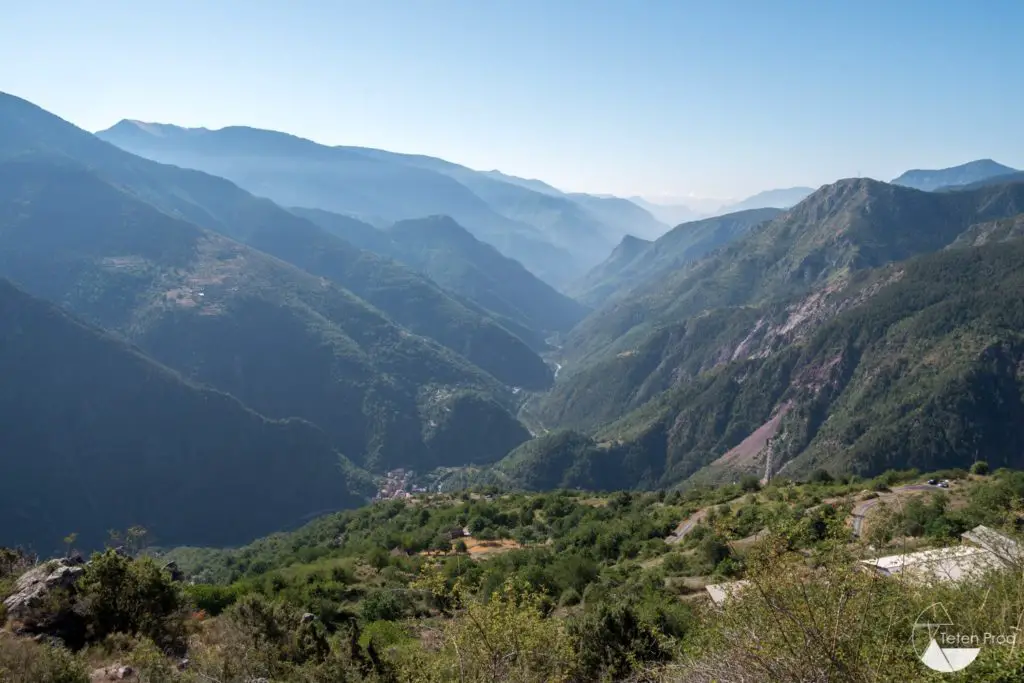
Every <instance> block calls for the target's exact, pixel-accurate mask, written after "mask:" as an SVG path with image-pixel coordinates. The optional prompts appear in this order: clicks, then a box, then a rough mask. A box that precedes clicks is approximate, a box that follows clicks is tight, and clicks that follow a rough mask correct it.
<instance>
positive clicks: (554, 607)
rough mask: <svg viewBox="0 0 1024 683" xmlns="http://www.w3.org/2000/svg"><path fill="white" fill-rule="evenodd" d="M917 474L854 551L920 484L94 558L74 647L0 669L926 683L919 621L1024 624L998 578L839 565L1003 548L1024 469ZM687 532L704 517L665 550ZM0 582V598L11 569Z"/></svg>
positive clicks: (1020, 498) (41, 649) (477, 505)
mask: <svg viewBox="0 0 1024 683" xmlns="http://www.w3.org/2000/svg"><path fill="white" fill-rule="evenodd" d="M979 469H984V468H979ZM933 476H945V477H949V478H950V479H951V480H952V481H953V486H952V487H951V488H950V489H949V490H948V492H945V491H943V490H940V489H934V490H932V491H931V492H921V493H919V494H917V497H907V498H905V499H903V504H902V505H900V506H897V507H895V508H892V509H891V510H888V511H885V510H879V511H878V512H875V513H872V515H871V516H870V517H869V518H868V522H869V523H870V524H873V527H869V529H868V532H869V535H870V539H859V540H858V539H854V538H851V533H850V527H849V526H848V519H847V514H848V512H849V510H850V508H851V506H852V504H853V503H854V502H855V501H858V500H865V499H867V498H869V497H870V496H877V495H879V494H878V493H876V491H881V492H885V491H888V490H889V487H895V486H896V485H897V484H898V483H900V482H907V481H919V480H921V479H923V477H921V476H920V475H916V474H915V473H913V472H902V473H901V472H889V473H886V475H885V476H883V477H880V478H878V479H876V480H872V481H868V480H857V479H849V478H848V479H844V480H835V479H833V478H831V477H830V476H829V475H827V474H824V473H822V474H815V476H813V477H812V478H811V480H810V481H808V482H805V483H802V484H794V483H792V482H776V483H773V484H771V485H769V486H766V487H761V486H760V485H759V484H758V482H757V481H756V480H744V481H742V482H739V483H738V484H734V485H730V486H725V487H719V488H716V489H706V488H699V489H694V490H691V491H688V492H686V493H678V492H676V493H669V494H666V493H664V492H660V493H650V494H631V493H628V492H619V493H615V494H610V495H595V494H593V493H582V492H575V493H572V492H565V491H563V492H555V493H548V494H537V495H522V494H514V495H509V494H501V493H498V492H495V491H490V492H489V491H487V490H481V491H467V492H464V493H462V494H460V495H457V496H446V495H436V494H435V495H423V496H418V497H416V498H414V499H412V500H410V501H390V502H380V503H377V504H374V505H373V506H370V507H367V508H364V509H361V510H358V511H349V512H344V513H340V514H337V515H332V516H329V517H325V518H322V519H319V520H316V521H315V522H312V523H310V524H309V525H307V526H306V527H303V528H302V529H300V530H298V531H296V532H294V533H290V534H277V535H274V536H271V537H268V538H266V539H263V540H261V541H259V542H257V543H254V544H252V545H249V546H246V547H244V548H240V549H238V550H226V551H224V550H212V549H209V550H203V549H188V548H182V549H178V550H175V551H173V552H171V553H169V554H166V555H165V556H164V557H163V558H161V560H160V561H161V562H162V561H164V560H166V559H168V558H173V559H175V560H176V561H177V563H178V566H179V567H181V568H182V569H183V570H184V571H185V572H186V574H188V575H191V576H192V577H194V578H195V579H197V580H198V581H199V583H195V584H186V585H183V584H179V583H174V582H172V581H170V577H169V575H167V574H161V573H160V572H159V570H158V569H156V567H157V566H158V564H154V563H153V562H152V561H151V560H148V559H145V558H140V559H134V560H133V559H129V558H127V557H125V556H124V555H122V554H118V553H115V552H113V551H108V552H106V553H102V554H99V555H97V556H94V558H93V560H92V562H91V563H90V564H89V565H87V570H86V575H85V576H86V578H85V579H83V580H82V581H80V582H79V583H78V584H77V588H76V590H75V591H74V593H73V594H72V596H71V599H73V600H74V601H75V603H77V604H81V605H83V606H86V607H87V609H85V610H84V611H82V612H81V613H82V615H83V622H82V623H83V624H84V625H85V627H86V630H85V631H84V633H85V634H86V636H85V644H86V647H84V648H82V649H78V651H77V652H68V651H66V650H59V649H53V646H51V645H47V644H38V643H33V642H31V641H28V640H23V639H20V638H17V637H14V636H12V635H11V634H10V633H0V671H3V670H5V667H6V670H8V671H12V670H14V669H13V667H12V664H14V665H19V666H20V665H22V663H25V662H31V665H32V667H33V670H34V671H37V672H41V673H40V674H39V675H38V676H37V678H36V679H26V678H24V677H22V678H13V679H11V680H13V681H15V682H16V683H21V682H22V681H27V680H33V683H52V682H53V681H76V682H77V681H80V680H85V679H84V677H83V676H84V675H85V672H86V671H87V670H88V669H89V668H90V667H91V666H97V665H102V664H108V663H110V662H112V661H116V662H121V663H131V664H132V665H133V666H135V667H136V668H137V670H138V671H139V672H140V673H141V674H142V676H143V678H142V680H155V681H169V682H170V681H173V682H176V683H178V682H180V683H185V682H188V683H192V681H206V680H211V679H213V680H217V681H224V682H225V683H227V682H235V681H245V680H251V679H253V678H259V677H263V678H266V679H267V680H269V681H337V680H351V681H438V682H440V681H448V680H466V681H480V682H481V683H482V682H483V681H520V682H523V683H526V682H533V681H536V682H538V683H539V682H540V681H553V680H563V681H580V682H582V681H595V680H608V681H613V680H614V681H620V680H632V681H663V682H666V683H667V682H678V683H696V682H697V681H709V682H710V681H714V680H773V681H792V682H793V683H797V682H798V681H799V682H804V681H809V680H813V681H818V680H822V681H824V680H831V681H844V682H846V681H850V682H860V681H865V682H866V681H901V680H931V679H930V678H929V676H931V675H932V673H931V672H929V670H928V669H926V668H925V667H924V666H923V665H922V664H921V663H920V662H919V661H918V659H917V657H918V655H919V652H915V650H914V644H913V641H912V639H911V638H910V636H911V635H912V631H913V628H912V627H913V623H914V621H915V619H916V618H917V617H918V615H919V614H920V613H921V612H922V611H923V610H924V609H925V608H927V607H928V605H930V604H932V603H934V602H936V601H941V602H942V603H943V604H944V605H945V606H946V607H947V609H948V610H949V611H950V613H952V614H957V615H958V617H961V618H962V619H963V620H964V623H963V624H962V625H961V626H962V627H963V628H974V629H979V628H980V629H983V630H985V631H988V632H992V633H1004V632H1005V633H1007V634H1009V633H1012V632H1013V628H1014V627H1015V625H1016V619H1017V616H1018V614H1019V612H1020V610H1021V609H1024V602H1022V600H1024V597H1022V596H1024V592H1022V590H1021V588H1022V587H1021V585H1020V573H1019V571H1014V570H1012V569H1009V570H1002V569H995V570H993V572H992V573H990V574H988V575H987V576H985V577H980V576H979V577H976V580H975V579H971V580H966V581H963V582H960V583H944V584H928V583H915V582H913V581H910V580H903V579H900V578H885V577H882V576H880V575H877V574H874V573H872V572H868V571H862V570H858V569H856V565H857V564H858V563H857V560H858V559H860V558H861V557H864V556H868V557H873V556H876V554H877V553H885V552H901V551H902V550H905V549H907V548H914V547H917V548H920V547H930V546H931V547H934V546H943V545H949V544H955V543H957V542H958V540H959V534H960V533H962V532H963V531H965V530H967V529H970V528H972V527H973V526H974V525H976V524H978V523H985V524H988V525H990V526H992V527H994V528H1001V529H1010V528H1012V527H1013V525H1014V524H1015V522H1016V519H1017V515H1018V514H1020V512H1021V510H1022V504H1024V475H1022V474H1021V473H1019V472H1009V471H998V472H996V473H994V474H991V475H982V474H973V475H968V474H967V473H966V472H959V473H958V472H947V473H941V474H937V475H933ZM888 495H894V494H888ZM884 506H885V504H884V503H883V504H882V505H881V506H880V507H884ZM690 518H694V519H697V518H699V520H700V521H697V522H695V523H694V524H692V525H690V528H689V532H688V533H687V534H686V535H685V536H684V537H682V538H678V539H675V540H673V539H672V538H670V533H671V532H672V531H673V530H674V529H676V527H677V525H680V522H682V521H683V520H687V519H690ZM680 526H681V525H680ZM463 529H465V530H467V531H468V532H469V536H464V535H463ZM456 532H458V533H456ZM1009 533H1013V532H1012V531H1010V532H1009ZM666 541H670V542H666ZM868 542H870V543H873V544H874V545H875V548H874V549H871V548H869V547H867V545H866V543H868ZM8 554H9V555H10V557H12V558H13V557H15V555H13V554H10V553H8ZM4 566H8V567H10V569H8V570H7V571H6V573H0V592H3V588H4V586H5V585H6V586H8V588H7V589H6V590H7V591H9V590H10V588H9V587H10V585H11V583H10V577H11V575H12V574H17V573H18V572H19V571H21V570H23V568H24V564H19V565H18V566H19V569H15V568H14V566H13V564H10V563H9V564H8V565H3V564H2V563H0V570H2V569H3V567H4ZM5 578H6V579H7V583H3V580H4V579H5ZM741 578H742V579H744V580H746V581H747V582H748V583H747V585H748V586H749V587H748V588H746V589H743V590H741V591H739V592H737V593H735V594H734V596H733V597H731V598H729V599H727V600H726V602H725V604H724V605H723V606H721V607H716V606H714V605H713V604H712V603H710V602H709V601H707V599H706V597H705V593H704V591H703V586H704V585H705V584H706V583H715V582H722V581H730V580H734V579H741ZM986 593H987V594H988V595H989V596H990V599H987V600H986V599H982V598H983V595H985V594H986ZM993 597H996V598H997V599H991V598H993ZM55 607H59V605H55ZM140 608H141V610H140ZM183 608H184V609H183ZM140 613H142V614H151V615H165V616H164V617H162V618H160V619H158V620H156V621H152V620H151V621H141V622H140V621H137V620H136V617H135V616H134V615H138V614H140ZM183 643H187V652H185V651H183V649H182V645H183ZM75 647H76V648H81V644H79V645H76V646H75ZM161 648H163V653H166V654H163V653H162V652H161ZM183 655H184V656H187V658H188V661H187V663H185V664H180V663H179V662H180V661H181V658H182V656H183ZM1022 667H1024V660H1021V656H1020V653H1019V650H1017V649H1015V648H1011V647H1002V646H996V645H992V646H990V647H985V648H983V652H982V654H981V656H980V657H979V659H978V661H977V662H975V663H974V664H972V665H971V666H970V667H969V668H968V669H967V670H965V671H964V672H963V673H960V674H956V675H953V676H952V677H950V676H948V675H944V676H946V678H943V679H941V680H971V681H992V682H995V681H1004V680H1014V678H1013V676H1016V675H1018V674H1019V672H1020V671H1021V670H1022ZM75 676H77V678H76V677H75ZM935 680H940V679H939V678H938V677H937V676H936V678H935Z"/></svg>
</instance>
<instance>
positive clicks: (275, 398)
mask: <svg viewBox="0 0 1024 683" xmlns="http://www.w3.org/2000/svg"><path fill="white" fill-rule="evenodd" d="M15 206H18V207H20V208H19V209H18V210H14V207H15ZM0 207H7V209H8V211H7V212H6V213H5V217H4V218H2V219H0V247H2V248H0V275H4V276H8V277H10V278H11V279H13V280H14V281H15V282H17V283H18V284H19V285H20V286H22V287H24V288H25V289H26V290H28V291H29V292H31V293H32V294H35V295H38V296H42V297H44V298H46V299H49V300H51V301H55V302H59V303H61V304H63V305H65V306H66V307H68V308H69V309H71V310H72V311H74V312H75V313H76V314H79V315H81V316H82V317H84V318H86V319H87V320H89V321H90V322H93V323H95V324H98V325H101V326H103V327H105V328H107V329H110V330H112V331H115V332H117V333H120V334H121V335H123V336H125V337H127V338H128V339H129V340H131V341H132V342H134V343H136V344H138V346H139V347H141V348H142V350H143V351H145V352H146V353H147V354H149V355H150V356H152V357H153V358H155V359H156V360H158V361H159V362H161V363H164V364H166V365H168V366H169V367H172V368H174V369H175V370H178V371H179V372H181V373H182V374H184V375H185V376H187V377H189V378H191V379H194V380H197V381H200V382H203V383H206V384H209V385H211V386H214V387H216V388H217V389H219V390H221V391H224V392H227V393H230V394H232V395H234V396H236V397H238V398H239V399H240V400H242V401H243V402H244V403H246V405H248V406H250V407H252V408H253V409H255V410H257V411H259V412H260V413H262V414H264V415H266V416H268V417H272V418H282V419H283V418H289V417H300V418H304V419H306V420H308V421H310V422H313V423H314V424H316V425H317V426H319V427H320V428H321V429H322V430H323V431H324V432H326V433H327V434H328V435H329V436H330V437H331V438H332V439H333V442H334V445H335V447H336V448H338V449H339V450H340V451H341V452H342V453H344V454H345V455H347V456H348V457H350V458H351V459H353V460H354V461H356V462H357V463H359V464H363V465H366V466H367V467H371V468H387V467H393V466H403V465H404V466H407V467H416V466H418V465H419V463H420V461H421V459H423V460H424V461H426V460H427V452H428V451H430V450H431V448H432V446H431V445H430V444H429V443H426V442H425V441H424V434H425V430H426V428H427V425H428V421H429V418H427V417H425V416H424V414H422V413H425V412H427V411H429V410H430V409H431V406H436V404H437V403H438V402H439V401H441V402H443V401H444V400H446V398H445V397H454V396H456V395H457V394H458V392H459V391H462V390H467V389H473V390H477V391H480V392H484V393H486V394H487V395H488V396H490V397H492V398H495V399H497V400H493V401H486V402H483V403H480V404H478V406H479V407H480V408H481V409H484V408H487V409H489V410H492V411H493V414H491V415H489V416H488V419H489V420H491V421H492V423H494V424H500V425H501V428H500V429H497V430H495V431H494V437H495V438H494V439H488V438H485V437H487V435H486V434H484V435H481V438H480V439H479V440H478V441H477V442H476V443H473V444H469V443H462V444H460V445H461V447H462V450H459V451H455V452H450V453H448V454H447V455H446V458H447V459H448V461H451V460H457V461H461V462H460V464H464V463H465V462H488V461H492V460H494V459H497V458H500V457H501V456H503V455H504V454H505V453H507V452H508V451H509V450H510V449H511V448H514V447H515V446H516V445H518V444H519V443H520V442H521V440H522V439H525V438H526V432H525V431H524V430H523V429H522V428H521V427H519V426H518V424H517V423H516V421H515V418H514V417H513V416H512V414H511V412H510V410H511V409H512V408H513V407H514V406H513V404H512V395H511V392H509V391H507V390H506V389H505V388H503V387H502V386H501V385H500V384H499V383H498V381H497V380H495V379H494V378H493V377H492V376H491V375H489V374H487V373H485V372H483V371H482V370H480V369H479V368H478V367H476V366H474V365H472V364H471V363H470V362H469V361H467V360H466V358H465V357H464V356H460V355H457V354H455V353H454V352H452V351H451V350H449V349H446V348H444V347H442V346H440V345H438V344H435V343H433V342H430V341H429V340H427V339H424V338H422V337H418V336H416V335H414V334H411V333H410V332H409V331H407V330H405V329H403V328H401V327H399V326H397V325H395V324H394V323H393V322H392V321H391V320H390V319H388V318H387V317H385V316H384V315H383V314H382V313H381V312H380V311H379V310H377V309H375V308H373V307H371V306H369V305H367V304H366V303H365V302H363V301H362V300H360V299H358V298H356V297H355V296H354V295H352V294H351V293H349V292H348V291H347V290H344V289H342V288H341V287H339V286H337V285H336V284H334V283H333V282H331V281H330V280H327V279H324V278H318V277H314V276H312V275H310V274H308V273H305V272H303V271H301V270H298V269H296V268H294V267H292V266H289V265H288V264H285V263H283V262H281V261H279V260H277V259H274V258H271V257H269V256H267V255H265V254H262V253H260V252H258V251H255V250H253V249H251V248H248V247H245V246H243V245H240V244H238V243H236V242H232V241H230V240H228V239H226V238H224V237H221V236H219V235H216V234H213V233H210V232H207V231H204V230H202V229H201V228H198V227H196V226H195V225H192V224H190V223H186V222H183V221H181V220H178V219H174V218H171V217H170V216H168V215H166V214H164V213H161V212H160V211H158V210H156V209H155V208H153V207H152V206H150V205H148V204H145V203H142V202H140V201H138V200H137V199H135V198H134V197H133V196H132V195H130V194H128V193H126V192H123V191H120V190H118V189H116V188H114V187H112V186H111V185H109V184H107V183H105V182H103V180H102V179H100V178H99V177H98V176H96V175H94V174H92V173H89V172H87V171H85V170H82V169H80V168H76V167H74V166H73V165H54V164H52V163H50V162H48V161H32V162H11V163H7V164H2V165H0ZM367 286H371V285H369V284H367ZM410 291H411V290H410ZM407 293H408V292H407ZM411 303H413V304H414V303H415V302H414V301H413V302H411ZM403 305H405V304H403ZM480 341H481V342H482V344H481V346H482V347H484V348H485V349H486V350H485V351H483V352H485V353H488V354H495V353H496V354H498V356H500V357H501V358H500V359H499V360H500V361H501V362H505V363H508V368H509V371H510V372H512V371H515V370H516V368H520V365H521V364H520V363H519V361H520V360H522V359H521V358H519V357H517V356H516V355H515V354H511V355H509V354H507V353H506V351H505V350H503V347H502V346H501V345H500V344H499V343H497V340H495V341H494V343H493V344H491V345H490V346H489V347H488V338H487V336H486V335H485V336H484V337H483V338H482V339H481V340H480ZM520 346H521V348H522V349H523V350H524V351H526V347H525V346H524V345H520ZM527 353H528V354H529V358H530V359H533V360H532V361H530V363H529V364H528V365H529V368H533V367H534V365H535V364H539V365H540V366H541V367H540V371H541V372H542V374H543V375H544V376H549V375H550V371H549V370H548V369H547V368H546V367H544V366H543V363H542V362H541V361H540V359H539V358H537V356H536V355H534V354H533V353H532V352H528V351H527ZM467 355H472V354H470V352H469V350H467ZM534 361H535V363H534ZM520 370H522V369H521V368H520ZM530 372H531V371H530V370H529V369H527V370H522V374H521V376H520V379H521V380H522V381H523V382H524V383H530V382H531V381H534V382H536V381H540V379H541V378H540V377H538V376H533V377H532V380H531V375H530ZM445 446H446V447H448V448H450V447H451V446H452V444H451V442H450V441H446V442H445Z"/></svg>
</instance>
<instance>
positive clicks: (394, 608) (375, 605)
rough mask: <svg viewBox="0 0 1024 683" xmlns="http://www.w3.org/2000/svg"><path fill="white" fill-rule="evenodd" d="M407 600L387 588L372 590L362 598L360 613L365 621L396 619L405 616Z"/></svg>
mask: <svg viewBox="0 0 1024 683" xmlns="http://www.w3.org/2000/svg"><path fill="white" fill-rule="evenodd" d="M406 603H407V601H406V600H405V599H404V598H403V596H401V595H400V594H399V593H397V592H395V591H389V590H380V591H373V592H372V593H370V594H369V595H367V596H366V598H365V599H364V600H363V604H362V606H361V608H360V612H361V615H362V617H363V619H364V620H366V621H367V622H374V621H396V620H398V619H401V618H402V617H403V616H405V612H406V608H407V604H406Z"/></svg>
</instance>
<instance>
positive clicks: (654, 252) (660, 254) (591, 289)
mask: <svg viewBox="0 0 1024 683" xmlns="http://www.w3.org/2000/svg"><path fill="white" fill-rule="evenodd" d="M780 213H782V211H781V210H780V209H771V208H768V209H750V210H748V211H740V212H737V213H732V214H726V215H724V216H717V217H715V218H705V219H703V220H699V221H693V222H691V223H683V224H682V225H678V226H676V227H675V228H673V229H672V230H670V231H669V232H667V233H665V234H664V235H662V236H661V237H659V238H658V239H657V240H655V241H654V242H646V241H642V240H638V239H637V238H635V237H631V236H627V237H625V238H623V241H622V242H621V243H619V246H618V247H616V249H615V251H613V252H612V254H611V256H609V257H608V259H606V260H605V261H604V262H603V263H601V264H600V265H598V266H597V267H595V268H594V269H592V270H591V271H590V272H588V273H587V274H586V275H585V276H584V277H583V278H582V279H581V280H579V281H577V282H575V283H573V285H572V286H570V287H568V288H567V290H566V291H567V292H568V293H569V294H571V295H572V296H574V297H576V299H578V300H579V301H581V302H583V303H585V304H588V305H590V306H599V305H601V304H603V303H605V302H606V301H608V300H609V299H612V298H615V297H617V296H622V295H625V294H626V293H628V292H629V291H630V290H631V289H633V288H634V287H637V286H638V285H641V284H643V283H645V282H654V281H658V280H660V279H661V278H662V277H665V276H666V275H668V274H669V273H671V272H674V271H675V270H677V269H678V268H680V267H682V266H684V265H685V264H688V263H690V262H692V261H695V260H697V259H699V258H701V257H703V256H704V255H706V254H708V253H710V252H711V251H713V250H715V249H717V248H719V247H721V246H723V245H725V244H729V243H730V242H732V241H734V240H737V239H739V238H740V237H742V236H743V235H745V234H746V233H747V232H749V231H750V230H751V229H752V228H754V227H756V226H758V225H760V224H761V223H764V222H766V221H768V220H771V219H772V218H775V217H776V216H777V215H779V214H780Z"/></svg>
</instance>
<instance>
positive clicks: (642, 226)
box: [566, 193, 669, 239]
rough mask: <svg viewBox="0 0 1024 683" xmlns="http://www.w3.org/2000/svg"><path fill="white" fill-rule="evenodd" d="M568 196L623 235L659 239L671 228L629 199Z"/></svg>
mask: <svg viewBox="0 0 1024 683" xmlns="http://www.w3.org/2000/svg"><path fill="white" fill-rule="evenodd" d="M566 196H568V197H569V198H570V199H572V200H573V201H574V202H576V203H577V204H579V205H580V206H582V207H583V208H584V209H586V210H587V211H589V212H590V213H591V214H593V215H594V216H597V218H599V219H600V220H601V222H602V223H604V224H605V225H608V226H610V227H612V228H613V229H614V230H616V231H617V232H618V233H619V234H622V235H637V236H639V237H642V238H645V239H657V238H658V237H660V236H661V235H663V234H664V233H665V232H666V231H667V230H668V228H669V226H668V225H667V224H665V223H663V222H662V221H659V220H658V219H657V218H655V217H654V216H653V215H652V214H651V212H650V211H648V210H647V209H645V208H644V207H642V206H640V205H638V204H636V203H634V202H632V201H630V200H628V199H622V198H620V197H610V196H605V197H598V196H596V195H592V194H581V193H572V194H569V195H566Z"/></svg>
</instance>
